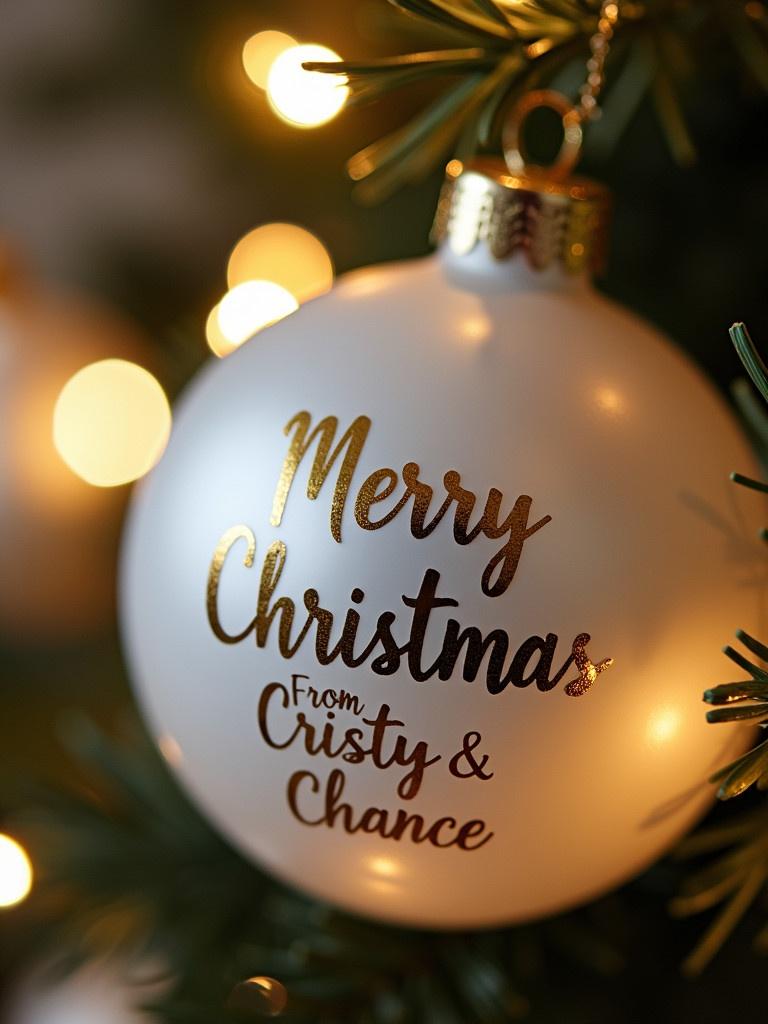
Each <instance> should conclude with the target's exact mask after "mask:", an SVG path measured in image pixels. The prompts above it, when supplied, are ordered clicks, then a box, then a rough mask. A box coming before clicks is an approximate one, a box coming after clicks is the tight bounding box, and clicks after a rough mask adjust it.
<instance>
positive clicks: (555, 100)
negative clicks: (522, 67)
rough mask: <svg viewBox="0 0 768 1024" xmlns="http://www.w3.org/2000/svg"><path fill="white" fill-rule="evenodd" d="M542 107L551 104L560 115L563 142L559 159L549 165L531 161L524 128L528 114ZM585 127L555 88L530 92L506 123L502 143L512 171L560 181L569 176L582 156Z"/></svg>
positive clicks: (514, 108) (574, 110)
mask: <svg viewBox="0 0 768 1024" xmlns="http://www.w3.org/2000/svg"><path fill="white" fill-rule="evenodd" d="M539 107H547V108H549V109H550V110H554V111H555V113H556V114H559V115H560V119H561V121H562V125H563V141H562V144H561V146H560V150H559V152H558V154H557V156H556V157H555V160H554V162H553V163H552V164H550V166H549V167H542V166H538V165H536V164H532V163H530V162H529V160H528V154H527V151H526V148H525V143H524V141H523V138H522V127H523V125H524V124H525V121H526V119H527V118H528V116H529V115H530V114H531V113H532V112H533V111H534V110H538V108H539ZM582 139H583V130H582V126H581V115H580V114H579V111H578V110H577V109H576V108H575V107H574V106H573V104H572V103H571V102H570V100H569V99H568V98H567V97H566V96H563V94H562V93H559V92H555V91H554V90H552V89H538V90H535V91H534V92H529V93H526V94H525V95H524V96H523V97H522V98H521V99H520V100H519V101H518V102H517V103H516V104H515V106H514V107H513V108H512V111H511V113H510V115H509V117H508V118H507V120H506V123H505V125H504V131H503V134H502V145H503V148H504V160H505V162H506V164H507V167H508V168H509V171H510V173H511V174H525V173H530V172H533V173H534V174H544V175H546V176H547V177H549V178H552V179H554V180H556V181H561V180H562V179H563V178H567V177H568V175H569V174H570V173H571V171H572V170H573V168H574V167H575V166H576V163H577V161H578V159H579V154H580V153H581V143H582Z"/></svg>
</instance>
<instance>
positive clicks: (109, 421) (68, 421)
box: [53, 359, 171, 487]
mask: <svg viewBox="0 0 768 1024" xmlns="http://www.w3.org/2000/svg"><path fill="white" fill-rule="evenodd" d="M170 432H171V409H170V406H169V405H168V399H167V398H166V397H165V392H164V391H163V389H162V388H161V387H160V385H159V384H158V382H157V381H156V380H155V378H154V377H153V376H152V374H151V373H149V372H148V371H147V370H145V369H143V368H142V367H141V366H137V365H136V363H130V362H127V361H126V360H124V359H103V360H101V361H100V362H97V363H91V364H90V366H85V367H83V369H82V370H78V372H77V373H76V374H75V375H74V376H73V377H70V379H69V380H68V381H67V383H66V384H65V385H64V387H63V388H62V390H61V393H60V394H59V397H58V399H57V401H56V407H55V409H54V412H53V441H54V444H55V445H56V448H57V450H58V452H59V455H61V457H62V459H63V460H64V461H65V462H66V464H67V465H68V466H69V468H70V469H71V470H73V472H75V473H77V475H78V476H79V477H82V479H83V480H85V481H86V482H87V483H89V484H93V485H94V486H95V487H117V486H118V485H120V484H126V483H130V481H131V480H138V478H139V477H141V476H143V475H144V474H145V473H147V472H148V471H149V470H150V469H151V468H152V467H153V466H154V465H155V463H156V462H157V460H158V459H159V458H160V456H161V455H162V454H163V451H164V449H165V446H166V444H167V443H168V437H169V436H170Z"/></svg>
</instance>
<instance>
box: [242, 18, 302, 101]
mask: <svg viewBox="0 0 768 1024" xmlns="http://www.w3.org/2000/svg"><path fill="white" fill-rule="evenodd" d="M296 45H297V44H296V40H295V39H294V38H293V36H289V35H287V34H286V33H285V32H277V31H275V30H274V29H267V30H266V31H265V32H257V33H256V35H255V36H251V38H250V39H249V40H247V42H246V43H245V45H244V46H243V67H244V68H245V73H246V75H248V77H249V78H250V80H251V81H252V82H253V84H254V85H257V86H258V87H259V88H260V89H266V88H267V78H268V77H269V69H270V68H271V67H272V64H273V63H274V61H275V60H276V59H277V58H278V57H279V56H280V54H281V53H283V52H284V51H285V50H289V49H290V48H291V47H292V46H296Z"/></svg>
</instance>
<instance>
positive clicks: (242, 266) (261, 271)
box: [227, 224, 333, 303]
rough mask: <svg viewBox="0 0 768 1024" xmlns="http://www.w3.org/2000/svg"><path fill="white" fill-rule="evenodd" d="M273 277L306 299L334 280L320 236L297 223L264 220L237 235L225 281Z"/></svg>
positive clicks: (324, 289)
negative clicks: (259, 225)
mask: <svg viewBox="0 0 768 1024" xmlns="http://www.w3.org/2000/svg"><path fill="white" fill-rule="evenodd" d="M256 279H260V280H268V281H274V282H275V284H279V285H281V286H282V287H283V288H285V289H286V290H287V291H289V292H290V293H291V295H293V297H294V298H295V299H296V301H297V302H300V303H301V302H306V301H307V299H313V298H314V297H315V296H316V295H322V294H323V292H327V291H328V289H329V288H330V287H331V285H332V284H333V262H332V260H331V257H330V255H329V254H328V250H327V249H326V248H325V246H324V245H323V243H322V242H321V241H320V239H319V238H316V237H315V236H314V235H313V234H312V233H311V232H310V231H307V230H305V229H304V228H300V227H298V226H297V225H296V224H263V225H262V226H261V227H258V228H254V230H253V231H249V232H248V234H247V235H245V236H244V237H243V238H241V239H240V241H239V242H238V243H237V245H236V246H235V247H234V249H233V250H232V254H231V255H230V257H229V263H228V264H227V284H228V285H229V287H230V288H234V287H235V286H236V285H238V284H242V283H243V282H244V281H252V280H256Z"/></svg>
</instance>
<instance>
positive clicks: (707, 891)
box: [672, 324, 768, 974]
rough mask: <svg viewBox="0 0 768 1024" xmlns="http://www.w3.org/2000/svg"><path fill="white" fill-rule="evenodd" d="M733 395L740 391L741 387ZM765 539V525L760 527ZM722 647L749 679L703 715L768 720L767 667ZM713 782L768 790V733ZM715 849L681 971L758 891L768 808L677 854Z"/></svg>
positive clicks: (743, 352)
mask: <svg viewBox="0 0 768 1024" xmlns="http://www.w3.org/2000/svg"><path fill="white" fill-rule="evenodd" d="M730 333H731V339H732V341H733V343H734V346H735V348H736V351H737V352H738V354H739V357H740V358H741V361H742V363H743V364H744V367H745V369H746V370H747V373H748V374H749V376H750V378H751V380H752V382H753V384H754V385H755V387H756V388H757V389H758V391H759V392H760V394H761V395H762V396H763V398H764V399H765V400H766V401H768V368H766V366H765V363H764V362H763V360H762V359H761V357H760V355H759V353H758V351H757V349H756V348H755V345H754V342H753V341H752V339H751V338H750V336H749V332H748V331H747V328H746V327H745V326H744V324H734V325H733V327H732V328H731V332H730ZM737 394H740V395H742V396H743V395H744V392H743V390H742V389H738V390H737ZM747 411H748V420H749V422H750V423H751V424H752V426H753V430H754V432H755V434H756V436H757V437H758V438H760V437H762V438H763V439H764V438H765V435H766V424H765V420H764V413H763V414H762V419H761V414H760V413H759V412H758V411H757V410H755V408H754V407H753V406H752V405H751V403H750V404H748V408H747ZM732 479H733V480H734V481H735V482H736V483H738V484H741V485H742V486H744V487H748V488H750V489H752V490H756V491H760V492H763V493H768V486H767V485H766V484H764V483H761V482H760V481H759V480H753V479H752V478H751V477H745V476H742V475H741V474H740V473H733V474H732ZM762 535H763V538H764V539H765V531H762ZM736 637H737V639H738V640H739V641H740V642H741V644H742V645H743V646H744V647H745V648H746V650H747V651H748V652H749V653H750V654H751V655H753V656H754V657H755V658H756V659H758V660H759V661H761V662H763V663H765V662H766V661H767V660H768V647H766V645H765V644H763V643H761V642H760V641H759V640H756V639H755V638H754V637H753V636H750V635H749V634H748V633H745V632H744V631H743V630H738V631H737V633H736ZM724 653H725V654H726V655H727V656H728V657H729V658H730V659H731V661H733V662H734V664H736V665H738V666H739V668H741V669H743V670H744V671H745V672H746V673H747V674H748V676H749V678H748V679H745V680H740V681H739V682H734V683H722V684H721V685H720V686H715V687H712V689H709V690H705V691H704V701H705V702H706V703H707V704H712V705H714V710H712V711H708V712H707V721H708V722H711V723H718V722H753V723H754V724H756V725H761V726H762V725H766V724H768V669H766V668H765V667H764V666H763V665H758V664H756V662H755V661H752V660H751V659H750V658H747V657H746V656H745V655H744V654H742V653H741V652H740V651H737V650H735V649H734V648H733V647H731V646H730V645H729V646H727V647H725V648H724ZM710 782H713V783H720V786H719V789H718V791H717V795H718V797H719V798H720V799H721V800H730V799H731V798H732V797H735V796H739V794H741V793H744V792H745V791H746V790H747V789H749V788H750V786H752V785H755V784H756V785H757V788H758V789H760V790H765V789H768V740H763V742H762V743H759V744H758V745H757V746H755V747H753V748H752V750H749V751H747V753H746V754H744V755H743V756H742V757H740V758H738V759H737V760H736V761H734V762H733V763H732V764H730V765H728V766H726V767H725V768H722V769H721V770H720V771H718V772H716V773H715V774H714V775H713V776H712V778H711V779H710ZM712 851H719V852H720V856H719V857H718V859H716V860H715V861H714V863H711V864H709V865H707V866H706V867H705V868H703V869H702V870H701V871H700V872H698V873H696V874H694V875H693V876H691V877H690V878H689V879H688V880H687V882H686V884H685V886H684V887H683V891H682V893H681V894H680V896H679V897H678V898H677V899H676V900H675V901H673V904H672V910H673V912H674V913H676V914H679V915H681V916H684V915H689V914H696V913H700V912H702V911H705V910H710V909H712V908H713V907H715V906H717V905H719V904H722V907H721V909H720V911H719V913H718V915H717V916H716V918H715V920H714V922H713V923H712V924H711V925H710V927H709V929H708V930H707V932H706V933H705V935H704V937H703V939H702V940H701V942H700V943H699V945H698V946H697V947H696V949H695V950H694V951H693V953H692V954H691V955H690V957H689V958H688V959H687V961H686V963H685V965H684V966H685V970H686V971H687V972H688V973H690V974H697V973H699V972H700V971H701V970H703V968H704V967H705V966H706V965H707V963H709V961H710V960H711V959H712V957H713V956H714V955H715V953H716V952H717V950H718V949H719V948H720V947H721V946H722V944H723V943H724V942H725V940H726V939H727V938H728V936H729V935H730V934H731V932H732V931H733V929H734V928H735V927H736V925H737V924H738V922H739V921H740V919H741V918H742V916H743V915H744V913H745V912H746V910H747V909H748V908H749V906H750V904H751V903H752V902H753V901H754V900H755V899H756V898H757V897H758V896H759V895H760V894H761V893H762V892H763V890H764V889H765V885H766V881H768V808H765V807H763V808H761V809H760V810H759V811H757V812H756V813H750V814H748V815H746V816H745V817H743V818H742V819H740V820H739V821H737V822H735V823H731V824H728V825H725V826H718V827H715V828H713V829H710V830H705V831H702V832H700V833H699V834H698V835H696V836H694V837H692V838H691V839H689V840H687V842H685V843H683V845H682V847H681V848H680V853H681V855H682V856H695V855H698V854H701V853H704V852H712ZM756 945H757V947H758V949H760V950H762V951H763V952H768V927H766V928H764V929H763V931H762V932H761V933H760V934H759V935H758V938H757V941H756Z"/></svg>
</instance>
